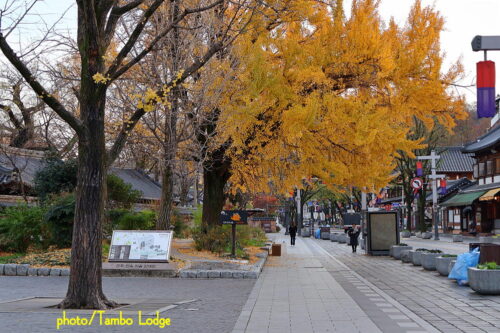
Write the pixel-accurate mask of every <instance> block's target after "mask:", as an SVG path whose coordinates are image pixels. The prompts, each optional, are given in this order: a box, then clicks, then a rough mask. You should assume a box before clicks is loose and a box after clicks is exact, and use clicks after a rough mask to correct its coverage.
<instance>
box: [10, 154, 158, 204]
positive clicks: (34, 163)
mask: <svg viewBox="0 0 500 333" xmlns="http://www.w3.org/2000/svg"><path fill="white" fill-rule="evenodd" d="M0 148H1V150H0V206H11V205H15V204H18V203H19V202H23V201H25V198H26V199H27V200H28V202H33V201H36V193H35V191H34V186H35V184H34V179H35V175H36V173H37V172H38V171H39V170H40V169H42V168H43V167H44V160H43V158H44V152H41V151H35V150H30V149H20V148H12V147H8V146H5V145H2V146H1V147H0ZM110 173H112V174H115V175H116V176H118V177H120V178H121V179H122V180H123V181H124V182H125V183H127V184H130V185H131V186H132V188H133V189H134V190H139V191H141V192H142V196H141V198H140V199H139V201H138V202H137V203H136V208H137V209H141V208H145V207H148V206H149V207H150V206H152V205H159V202H160V198H161V186H160V184H159V183H158V182H156V181H154V180H153V179H152V178H151V177H149V176H148V175H147V174H145V173H144V172H142V171H140V170H137V169H124V168H111V169H110Z"/></svg>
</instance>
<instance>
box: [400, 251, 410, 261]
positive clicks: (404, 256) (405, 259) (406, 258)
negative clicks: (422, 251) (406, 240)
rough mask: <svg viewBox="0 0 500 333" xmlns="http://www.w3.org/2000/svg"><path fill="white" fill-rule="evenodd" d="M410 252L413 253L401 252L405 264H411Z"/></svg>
mask: <svg viewBox="0 0 500 333" xmlns="http://www.w3.org/2000/svg"><path fill="white" fill-rule="evenodd" d="M410 252H411V250H403V251H401V261H402V262H404V263H410V262H411V257H410Z"/></svg>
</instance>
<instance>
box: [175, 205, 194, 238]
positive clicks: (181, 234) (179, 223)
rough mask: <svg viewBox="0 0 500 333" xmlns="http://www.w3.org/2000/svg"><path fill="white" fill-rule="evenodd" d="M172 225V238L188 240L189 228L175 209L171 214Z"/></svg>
mask: <svg viewBox="0 0 500 333" xmlns="http://www.w3.org/2000/svg"><path fill="white" fill-rule="evenodd" d="M171 221H172V224H173V226H174V236H175V237H177V238H188V237H189V236H190V235H191V232H190V228H189V226H188V225H187V224H186V222H185V221H184V220H183V218H182V215H181V214H179V212H178V211H177V209H174V212H173V214H172V220H171Z"/></svg>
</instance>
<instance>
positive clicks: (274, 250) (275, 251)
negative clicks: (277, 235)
mask: <svg viewBox="0 0 500 333" xmlns="http://www.w3.org/2000/svg"><path fill="white" fill-rule="evenodd" d="M271 255H272V256H273V257H280V256H281V244H273V245H272V247H271Z"/></svg>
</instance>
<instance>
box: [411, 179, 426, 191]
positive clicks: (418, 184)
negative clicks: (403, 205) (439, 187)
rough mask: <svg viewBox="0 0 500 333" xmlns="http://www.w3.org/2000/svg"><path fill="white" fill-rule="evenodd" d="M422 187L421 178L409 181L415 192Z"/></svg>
mask: <svg viewBox="0 0 500 333" xmlns="http://www.w3.org/2000/svg"><path fill="white" fill-rule="evenodd" d="M423 185H424V182H423V181H422V179H421V178H418V177H416V178H413V179H412V180H411V187H413V188H414V189H415V190H420V189H421V188H422V186H423Z"/></svg>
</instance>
